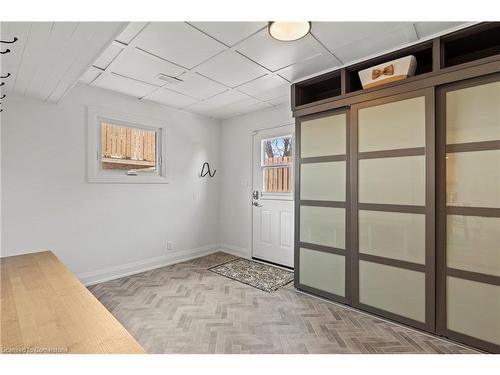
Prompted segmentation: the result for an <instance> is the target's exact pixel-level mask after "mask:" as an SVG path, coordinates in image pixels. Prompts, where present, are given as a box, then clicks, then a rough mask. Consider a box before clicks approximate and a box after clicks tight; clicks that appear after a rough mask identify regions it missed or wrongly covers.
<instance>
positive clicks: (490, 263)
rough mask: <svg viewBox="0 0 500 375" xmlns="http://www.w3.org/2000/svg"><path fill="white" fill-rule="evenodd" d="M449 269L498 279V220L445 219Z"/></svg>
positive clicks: (485, 218) (499, 240)
mask: <svg viewBox="0 0 500 375" xmlns="http://www.w3.org/2000/svg"><path fill="white" fill-rule="evenodd" d="M446 230H447V239H446V246H447V255H446V261H447V265H448V267H451V268H457V269H461V270H466V271H472V272H479V273H485V274H490V275H496V276H500V218H497V217H478V216H458V215H449V216H448V217H447V224H446Z"/></svg>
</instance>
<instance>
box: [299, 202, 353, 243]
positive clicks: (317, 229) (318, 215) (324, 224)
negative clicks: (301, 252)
mask: <svg viewBox="0 0 500 375" xmlns="http://www.w3.org/2000/svg"><path fill="white" fill-rule="evenodd" d="M300 241H301V242H307V243H312V244H316V245H324V246H330V247H336V248H338V249H344V248H345V209H344V208H336V207H315V206H301V207H300Z"/></svg>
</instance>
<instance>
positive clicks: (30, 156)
mask: <svg viewBox="0 0 500 375" xmlns="http://www.w3.org/2000/svg"><path fill="white" fill-rule="evenodd" d="M88 105H98V106H101V107H106V108H112V109H115V110H119V111H122V112H123V111H125V112H128V113H132V114H136V115H140V116H145V117H152V118H156V119H160V120H163V121H164V122H165V124H166V125H167V139H168V140H167V153H168V160H167V165H168V167H167V168H168V175H169V180H170V183H169V184H89V183H87V182H86V180H85V173H86V167H85V162H86V151H87V150H86V126H87V121H86V106H88ZM3 108H4V112H3V113H2V130H1V131H2V134H1V142H2V148H1V150H2V151H1V152H2V157H1V162H2V164H1V165H2V176H1V177H2V201H3V202H2V203H3V207H2V234H3V235H2V254H1V255H2V256H7V255H15V254H20V253H26V252H32V251H39V250H42V249H51V250H53V251H54V253H55V254H56V255H57V256H58V257H59V258H60V259H61V260H62V261H63V262H64V263H65V264H66V265H67V266H68V267H69V268H70V269H71V270H72V271H73V272H74V273H76V274H77V275H78V276H80V277H81V278H82V280H83V281H84V282H93V281H98V280H102V279H106V278H112V277H113V276H117V275H122V274H125V273H132V272H136V271H137V270H140V269H146V268H151V267H154V266H158V265H160V264H166V263H169V262H172V261H174V260H178V259H182V258H186V257H189V256H193V255H198V254H202V253H206V252H209V251H212V250H214V249H216V248H217V244H218V239H217V230H218V228H217V220H216V219H217V215H218V207H219V204H218V197H219V189H218V184H219V183H220V181H218V180H219V179H220V175H221V173H219V171H221V170H223V167H222V166H219V165H218V160H219V144H220V134H219V133H220V124H219V122H218V121H216V120H211V119H208V118H204V117H202V116H198V115H194V114H190V113H187V112H183V111H178V110H174V109H170V108H167V107H164V106H161V105H156V104H153V103H146V102H139V101H137V100H132V99H129V98H128V97H126V96H121V95H119V94H115V93H111V92H108V91H105V90H101V89H95V88H90V87H86V86H81V85H78V86H77V87H75V88H74V89H73V90H72V91H71V92H70V94H69V95H68V96H67V97H65V98H64V100H63V101H62V102H60V103H59V104H57V105H55V104H46V103H43V102H41V101H37V100H32V99H26V98H22V97H16V96H15V95H13V94H11V95H9V98H8V100H7V101H6V102H5V103H4V105H3ZM231 147H233V146H231ZM205 160H208V161H210V164H211V166H213V167H214V168H216V169H218V174H217V175H216V177H215V178H213V179H212V178H208V177H207V178H203V179H200V178H199V177H198V174H199V172H200V169H201V166H202V163H203V161H205ZM224 207H226V206H224ZM224 233H226V231H224ZM167 240H171V241H173V245H174V251H167V250H166V242H167Z"/></svg>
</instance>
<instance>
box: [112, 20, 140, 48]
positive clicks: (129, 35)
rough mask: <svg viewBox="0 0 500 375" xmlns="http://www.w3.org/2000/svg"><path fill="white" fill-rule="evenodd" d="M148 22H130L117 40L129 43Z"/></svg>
mask: <svg viewBox="0 0 500 375" xmlns="http://www.w3.org/2000/svg"><path fill="white" fill-rule="evenodd" d="M146 24H147V22H130V23H129V24H128V25H127V27H126V28H125V30H123V31H122V32H121V34H120V35H118V37H117V38H116V40H117V41H119V42H121V43H125V44H129V43H130V42H131V41H132V39H134V37H135V36H136V35H137V34H139V32H140V31H141V30H142V28H143V27H144V26H146Z"/></svg>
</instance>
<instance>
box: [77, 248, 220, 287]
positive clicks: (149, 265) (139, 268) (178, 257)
mask: <svg viewBox="0 0 500 375" xmlns="http://www.w3.org/2000/svg"><path fill="white" fill-rule="evenodd" d="M219 250H220V246H218V245H208V246H203V247H199V248H197V249H190V250H182V251H177V252H173V253H171V254H167V255H162V256H159V257H154V258H148V259H144V260H140V261H137V262H132V263H126V264H120V265H118V266H113V267H106V268H101V269H99V270H97V271H91V272H84V273H81V274H78V275H76V277H78V279H80V281H81V282H82V283H83V285H86V286H89V285H94V284H98V283H102V282H105V281H109V280H114V279H119V278H121V277H125V276H129V275H133V274H136V273H141V272H145V271H149V270H152V269H155V268H160V267H165V266H169V265H171V264H175V263H180V262H184V261H187V260H190V259H194V258H198V257H200V256H203V255H208V254H212V253H215V252H217V251H219Z"/></svg>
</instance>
